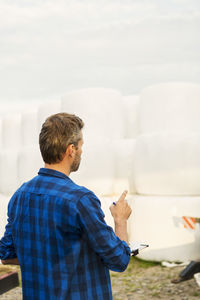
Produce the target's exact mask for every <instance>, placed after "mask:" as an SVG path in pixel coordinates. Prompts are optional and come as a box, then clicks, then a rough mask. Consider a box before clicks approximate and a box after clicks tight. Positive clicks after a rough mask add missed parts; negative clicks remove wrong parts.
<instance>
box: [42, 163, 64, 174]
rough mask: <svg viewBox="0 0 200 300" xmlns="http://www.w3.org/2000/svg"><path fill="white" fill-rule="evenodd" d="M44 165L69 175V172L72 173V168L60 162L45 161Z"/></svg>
mask: <svg viewBox="0 0 200 300" xmlns="http://www.w3.org/2000/svg"><path fill="white" fill-rule="evenodd" d="M44 167H45V168H47V169H51V170H55V171H58V172H61V173H64V174H65V175H67V176H69V174H70V168H69V167H66V166H64V165H63V164H62V163H58V164H47V163H45V165H44Z"/></svg>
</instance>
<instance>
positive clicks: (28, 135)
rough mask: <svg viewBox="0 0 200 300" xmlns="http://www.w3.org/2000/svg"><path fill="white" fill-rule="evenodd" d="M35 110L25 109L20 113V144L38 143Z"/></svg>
mask: <svg viewBox="0 0 200 300" xmlns="http://www.w3.org/2000/svg"><path fill="white" fill-rule="evenodd" d="M37 117H38V115H37V110H32V111H26V112H24V113H23V114H22V121H21V124H22V126H21V128H22V146H33V145H35V146H36V145H38V141H39V128H38V122H37Z"/></svg>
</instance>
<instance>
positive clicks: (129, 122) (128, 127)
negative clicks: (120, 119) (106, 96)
mask: <svg viewBox="0 0 200 300" xmlns="http://www.w3.org/2000/svg"><path fill="white" fill-rule="evenodd" d="M139 100H140V98H139V96H138V95H131V96H126V97H123V98H122V105H123V109H124V127H125V138H127V139H131V138H135V137H136V136H137V135H138V134H139V103H140V102H139Z"/></svg>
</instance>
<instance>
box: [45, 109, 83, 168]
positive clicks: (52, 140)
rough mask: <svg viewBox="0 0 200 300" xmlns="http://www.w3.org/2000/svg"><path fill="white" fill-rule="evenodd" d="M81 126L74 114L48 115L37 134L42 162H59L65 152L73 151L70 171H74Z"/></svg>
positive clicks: (80, 139) (79, 153)
mask: <svg viewBox="0 0 200 300" xmlns="http://www.w3.org/2000/svg"><path fill="white" fill-rule="evenodd" d="M83 126H84V123H83V121H82V120H81V119H80V118H79V117H77V116H75V115H71V114H67V113H58V114H55V115H52V116H50V117H48V118H47V119H46V121H45V122H44V124H43V125H42V129H41V132H40V136H39V144H40V151H41V154H42V158H43V160H44V162H45V163H46V164H48V165H52V164H59V163H60V162H62V161H63V158H64V157H65V155H66V153H69V154H70V153H71V151H73V159H72V163H71V166H70V171H71V172H72V171H76V170H77V169H78V167H79V164H80V159H81V152H82V150H81V145H82V132H81V130H82V128H83ZM79 146H80V147H79ZM79 148H80V149H79ZM67 151H68V152H67Z"/></svg>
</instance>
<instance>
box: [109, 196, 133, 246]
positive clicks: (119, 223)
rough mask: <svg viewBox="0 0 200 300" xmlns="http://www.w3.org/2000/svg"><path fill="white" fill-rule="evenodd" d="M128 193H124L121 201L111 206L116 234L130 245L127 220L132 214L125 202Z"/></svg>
mask: <svg viewBox="0 0 200 300" xmlns="http://www.w3.org/2000/svg"><path fill="white" fill-rule="evenodd" d="M126 195H127V191H124V192H123V193H122V195H121V197H120V198H119V200H118V201H117V202H116V203H115V204H112V205H111V206H110V211H111V214H112V216H113V218H114V222H115V234H116V235H117V236H118V237H119V238H120V239H121V240H124V241H125V242H127V244H128V233H127V220H128V218H129V217H130V214H131V212H132V210H131V208H130V206H129V205H128V203H127V201H126V200H125V198H126Z"/></svg>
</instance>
